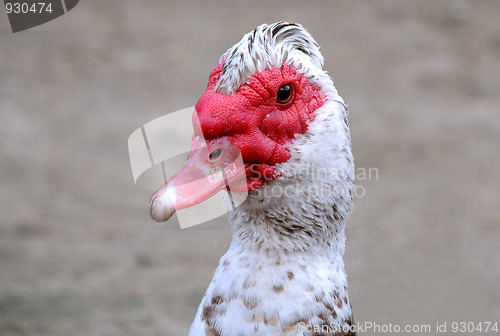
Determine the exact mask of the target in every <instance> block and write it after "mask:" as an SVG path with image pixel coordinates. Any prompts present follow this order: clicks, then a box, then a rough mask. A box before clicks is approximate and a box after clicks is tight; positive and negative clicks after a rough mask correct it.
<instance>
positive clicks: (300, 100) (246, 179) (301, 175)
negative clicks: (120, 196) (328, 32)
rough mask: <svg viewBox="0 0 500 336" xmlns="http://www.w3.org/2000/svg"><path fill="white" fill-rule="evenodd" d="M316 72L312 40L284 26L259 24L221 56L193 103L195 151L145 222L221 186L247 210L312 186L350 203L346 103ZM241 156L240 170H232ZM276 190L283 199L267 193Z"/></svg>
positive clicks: (302, 31)
mask: <svg viewBox="0 0 500 336" xmlns="http://www.w3.org/2000/svg"><path fill="white" fill-rule="evenodd" d="M322 66H323V57H322V55H321V54H320V52H319V46H318V44H317V43H316V41H315V40H314V39H313V38H312V36H311V35H310V34H309V33H308V32H307V31H306V30H305V29H304V28H303V27H302V26H301V25H299V24H294V23H288V22H278V23H275V24H272V25H267V24H264V25H261V26H259V27H257V28H256V29H255V30H254V31H252V32H250V33H248V34H246V35H245V36H243V38H242V39H241V41H240V42H238V43H237V44H236V45H234V46H233V47H232V48H230V49H229V50H228V51H226V52H225V53H224V54H223V55H222V56H221V58H220V61H219V64H218V65H217V66H216V67H215V68H214V69H213V71H212V72H211V73H210V76H209V80H208V85H207V89H206V91H205V93H204V94H203V95H202V96H201V98H200V99H199V100H198V102H197V104H196V107H195V111H194V113H193V129H194V135H193V139H192V151H191V153H190V155H189V156H188V159H187V162H186V164H185V165H184V167H183V168H182V169H181V170H180V171H179V172H178V173H177V174H176V175H174V176H173V177H172V178H171V179H170V180H168V181H167V182H166V183H165V185H163V186H162V187H161V188H160V189H159V190H158V191H157V192H156V193H155V194H154V195H153V196H152V197H151V200H150V205H151V209H150V212H151V216H152V218H153V219H154V220H156V221H166V220H168V219H169V218H170V217H171V216H172V215H173V213H174V212H175V211H176V210H180V209H183V208H187V207H190V206H193V205H195V204H198V203H200V202H202V201H204V200H206V199H208V198H210V197H211V196H213V195H215V194H216V193H217V192H219V191H220V190H223V189H225V188H228V184H230V185H231V190H232V191H236V192H238V191H240V192H247V191H248V192H249V195H248V199H247V201H246V202H245V203H244V204H243V205H242V206H244V207H249V208H252V207H259V206H260V207H262V206H266V205H269V202H264V201H263V200H266V199H267V200H269V199H271V198H273V197H272V195H275V197H274V198H275V199H281V198H283V197H285V198H286V197H301V196H303V195H304V193H305V194H310V190H306V189H304V186H306V185H307V186H311V185H314V186H316V185H318V183H319V182H321V184H323V182H327V183H326V184H325V186H326V188H331V187H332V186H334V185H338V182H339V181H342V185H343V188H344V190H342V192H343V193H344V195H340V196H339V195H337V197H342V198H350V197H352V181H353V179H354V176H353V175H354V172H353V169H354V166H353V162H352V161H353V160H352V155H351V150H350V136H349V128H348V125H347V110H346V105H345V104H344V102H343V100H342V98H341V97H340V96H339V95H338V93H337V90H336V89H335V87H334V84H333V81H332V79H331V78H330V77H329V76H328V75H327V73H326V72H325V71H323V70H322ZM238 156H240V157H241V158H242V160H243V164H240V165H236V164H234V162H235V158H237V157H238ZM231 165H232V166H231ZM229 166H231V169H225V170H224V168H225V167H229ZM213 169H222V170H224V171H225V174H224V179H210V178H205V177H206V176H208V175H209V173H210V171H212V170H213ZM319 169H323V171H322V172H321V171H320V170H319ZM276 187H281V188H285V187H289V188H288V189H287V191H288V192H289V193H288V194H285V193H283V190H284V189H283V190H282V193H281V194H280V195H279V196H276V192H274V193H269V192H268V191H270V188H275V189H276ZM349 194H350V196H349ZM263 195H267V196H263ZM345 195H347V197H346V196H345ZM318 197H320V196H318ZM324 197H326V198H328V197H330V198H331V197H332V196H331V195H330V196H328V195H327V196H324ZM346 211H347V210H346Z"/></svg>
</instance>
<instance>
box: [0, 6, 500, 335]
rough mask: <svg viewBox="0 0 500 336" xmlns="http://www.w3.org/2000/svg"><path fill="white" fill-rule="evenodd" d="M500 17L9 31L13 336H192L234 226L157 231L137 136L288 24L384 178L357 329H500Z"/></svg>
mask: <svg viewBox="0 0 500 336" xmlns="http://www.w3.org/2000/svg"><path fill="white" fill-rule="evenodd" d="M499 16H500V2H499V1H497V0H477V1H472V0H470V1H461V0H442V1H418V2H417V1H412V2H410V1H397V0H381V1H370V0H363V1H356V2H354V1H348V0H342V1H311V2H306V1H304V0H302V1H296V0H288V1H272V2H264V1H262V2H258V3H256V2H250V1H232V2H229V1H227V2H224V1H211V2H201V1H199V2H194V1H184V2H181V1H159V0H148V1H131V0H122V1H111V0H106V1H97V0H95V1H91V0H86V1H81V2H80V4H79V5H78V6H77V7H75V9H73V10H72V11H71V12H69V13H68V14H66V15H64V16H62V17H60V18H59V19H57V20H55V21H52V22H50V23H47V24H45V25H43V26H40V27H38V28H35V29H32V30H29V31H25V32H21V33H17V34H12V33H11V32H10V28H9V26H8V22H7V16H6V15H5V13H4V14H0V167H1V169H0V186H1V189H0V213H1V220H0V335H1V336H21V335H22V336H28V335H29V336H83V335H85V336H122V335H141V336H149V335H151V336H153V335H154V336H156V335H158V336H159V335H172V336H178V335H185V334H186V333H187V330H188V328H189V325H190V323H191V321H192V319H193V317H194V314H195V311H196V309H197V306H198V304H199V302H200V300H201V298H202V296H203V293H204V291H205V289H206V287H207V286H208V284H209V282H210V279H211V277H212V274H213V271H214V270H215V268H216V266H217V262H218V259H219V257H220V256H221V255H222V254H223V253H224V252H225V250H226V249H227V247H228V246H229V242H230V232H229V227H228V224H227V223H226V220H225V219H220V220H216V221H212V222H210V223H208V224H205V225H201V226H197V227H195V228H192V229H187V230H180V229H178V225H177V223H176V222H175V221H173V222H169V223H166V224H162V225H158V224H155V223H154V222H153V221H152V220H151V219H150V217H149V213H148V211H149V210H148V197H149V195H150V194H149V193H148V192H144V191H141V190H139V189H138V188H136V187H135V185H134V183H133V180H132V174H131V170H130V165H129V158H128V152H127V139H128V136H129V135H130V134H131V133H132V132H133V131H134V130H135V129H136V128H137V127H139V126H140V125H142V124H144V123H146V122H148V121H150V120H153V119H155V118H157V117H159V116H162V115H164V114H166V113H168V112H171V111H175V110H178V109H181V108H184V107H187V106H192V105H194V104H195V103H196V101H197V99H198V98H199V96H200V95H201V94H202V93H203V91H204V88H205V85H206V81H207V78H208V74H209V72H210V71H211V69H212V67H213V66H215V64H216V63H217V61H218V58H219V56H220V55H221V54H222V53H223V52H224V51H225V50H226V49H227V48H229V47H230V46H231V45H232V44H234V43H235V42H236V41H238V40H239V39H240V38H241V36H242V35H243V34H244V33H246V32H248V31H250V30H251V29H253V28H254V27H255V26H257V25H259V24H261V23H264V22H267V23H271V22H274V21H278V20H289V21H295V22H300V23H302V24H303V25H304V26H305V27H306V28H307V29H308V30H309V31H310V32H311V33H312V34H313V36H315V38H316V39H317V41H318V42H319V44H320V45H321V46H322V51H323V54H324V56H325V60H326V64H325V68H326V69H328V71H329V72H330V74H331V75H332V77H333V78H334V80H335V83H336V85H337V88H338V89H339V91H340V93H341V95H342V96H343V97H344V98H345V99H346V101H347V102H348V103H349V104H350V112H351V117H350V124H351V130H352V141H353V151H354V155H355V158H356V165H357V167H358V168H364V169H368V168H375V169H377V172H378V175H375V174H372V176H371V179H368V178H365V177H364V176H358V177H359V179H358V185H359V186H360V187H361V188H362V190H364V191H365V194H364V195H360V197H358V198H357V199H356V201H355V203H356V209H355V210H354V212H353V214H352V216H351V218H350V220H349V222H348V229H347V236H348V237H347V252H346V256H345V261H346V267H347V273H348V277H349V290H350V296H351V301H352V306H353V311H354V316H355V320H356V321H358V322H374V323H378V324H387V323H392V324H393V325H395V324H398V325H403V326H404V325H406V324H409V325H420V324H429V325H431V326H432V327H433V328H434V327H435V325H436V323H437V322H439V323H444V322H448V323H449V324H448V331H447V333H440V334H439V335H446V334H447V335H455V334H454V333H452V332H451V325H450V323H451V322H453V321H456V322H475V323H476V324H477V323H478V322H494V321H497V322H498V323H499V324H500V289H499V284H500V253H499V252H500V247H499V246H500V244H499V241H500V206H499V200H500V197H499V191H500V178H499V173H500V169H499V168H500V155H499V149H498V147H499V143H500V141H499V140H500V21H499V19H498V17H499ZM372 172H373V170H372ZM499 327H500V326H499ZM361 334H365V335H373V334H382V333H376V332H373V330H368V331H366V332H365V333H361ZM385 334H387V335H390V334H392V333H385ZM414 334H415V335H418V334H422V333H414ZM432 334H437V333H432ZM464 334H469V335H475V334H479V333H464ZM481 334H485V333H484V332H483V333H481ZM488 334H491V335H494V334H496V333H488Z"/></svg>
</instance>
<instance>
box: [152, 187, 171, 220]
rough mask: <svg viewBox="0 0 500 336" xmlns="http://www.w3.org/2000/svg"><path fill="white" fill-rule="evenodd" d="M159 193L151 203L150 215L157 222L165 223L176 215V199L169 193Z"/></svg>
mask: <svg viewBox="0 0 500 336" xmlns="http://www.w3.org/2000/svg"><path fill="white" fill-rule="evenodd" d="M163 191H164V190H162V191H160V192H158V193H157V194H156V195H155V196H154V197H153V198H152V199H151V202H150V209H149V213H150V215H151V218H152V219H153V220H154V221H156V222H165V221H167V220H169V219H170V217H172V215H173V214H174V213H175V207H174V203H175V202H174V199H172V197H171V196H172V194H171V193H169V192H163Z"/></svg>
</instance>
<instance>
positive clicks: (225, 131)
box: [193, 63, 326, 191]
mask: <svg viewBox="0 0 500 336" xmlns="http://www.w3.org/2000/svg"><path fill="white" fill-rule="evenodd" d="M221 71H222V63H221V64H218V65H217V66H216V67H215V69H214V70H213V71H212V72H211V73H210V77H209V81H208V85H207V90H206V91H205V93H204V94H203V95H202V96H201V98H200V99H199V100H198V103H197V104H196V112H195V114H196V116H197V118H196V117H193V127H194V131H195V133H196V134H198V135H200V136H201V135H202V136H203V137H204V138H205V139H206V140H207V144H208V146H210V144H211V143H214V142H215V141H216V140H217V139H220V138H222V137H226V138H227V139H228V140H229V141H230V143H231V144H233V145H235V146H237V147H238V148H239V149H240V151H241V154H242V158H243V161H244V162H245V168H246V175H247V187H248V191H252V190H255V189H258V188H260V187H261V186H262V185H263V184H264V183H266V181H269V180H272V179H274V178H276V177H277V176H278V174H277V173H276V169H275V168H274V167H273V166H274V165H275V164H277V163H282V162H286V161H287V160H288V159H290V151H289V149H288V148H287V147H288V145H289V144H290V143H291V141H292V139H293V138H295V135H296V134H303V133H304V132H306V130H307V128H308V125H309V122H310V121H311V120H312V119H313V118H314V111H315V110H316V109H317V108H318V107H320V106H321V105H323V102H324V99H325V97H326V96H325V94H324V93H323V92H322V91H321V89H320V88H319V86H318V85H316V84H314V83H311V82H310V81H309V80H308V79H307V78H306V77H305V76H304V75H301V74H297V70H296V69H295V67H293V66H288V65H287V64H286V63H283V66H282V68H281V69H279V68H276V67H273V68H270V69H267V70H264V71H262V72H259V73H256V74H255V75H254V76H252V77H251V78H250V79H249V80H248V81H247V82H246V83H245V84H244V85H242V86H241V87H240V88H239V89H238V91H237V92H236V93H233V94H229V95H226V94H222V93H217V92H215V91H214V89H215V86H216V83H217V80H218V77H219V75H220V73H221ZM286 84H290V85H291V86H292V88H293V96H292V99H290V101H289V102H288V103H286V104H279V103H277V101H276V99H277V92H278V89H279V88H280V87H281V86H283V85H286ZM243 189H246V188H243Z"/></svg>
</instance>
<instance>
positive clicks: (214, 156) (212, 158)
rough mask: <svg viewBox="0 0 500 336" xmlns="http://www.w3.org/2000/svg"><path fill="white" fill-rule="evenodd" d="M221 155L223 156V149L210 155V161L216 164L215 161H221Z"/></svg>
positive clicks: (218, 149)
mask: <svg viewBox="0 0 500 336" xmlns="http://www.w3.org/2000/svg"><path fill="white" fill-rule="evenodd" d="M221 155H222V149H220V148H217V149H216V150H214V151H213V152H212V153H210V154H209V155H208V159H209V160H210V161H212V162H214V161H217V160H218V159H220V157H221Z"/></svg>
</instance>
